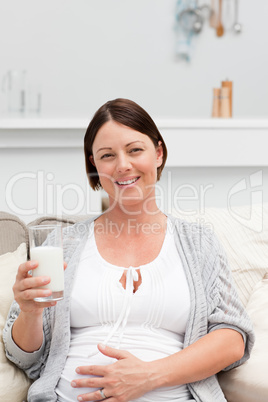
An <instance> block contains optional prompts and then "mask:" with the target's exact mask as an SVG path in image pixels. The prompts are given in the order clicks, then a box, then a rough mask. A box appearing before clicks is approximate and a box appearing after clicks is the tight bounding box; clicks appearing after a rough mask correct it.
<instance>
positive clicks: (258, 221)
mask: <svg viewBox="0 0 268 402" xmlns="http://www.w3.org/2000/svg"><path fill="white" fill-rule="evenodd" d="M172 214H173V215H174V216H178V217H181V218H184V219H186V220H189V221H190V222H192V221H198V222H199V223H201V224H206V225H208V226H209V228H212V229H214V230H215V233H216V235H217V237H218V238H219V240H220V242H221V244H222V245H223V247H224V249H225V251H226V254H227V257H228V260H229V263H230V267H231V269H232V273H233V278H234V281H235V283H236V287H237V290H238V294H239V296H240V299H241V301H242V303H243V304H244V306H246V304H247V302H248V300H249V296H250V294H251V292H252V290H253V288H254V286H255V285H256V284H257V283H258V282H259V281H260V280H261V279H262V278H263V276H264V274H265V273H266V272H267V271H268V253H267V250H268V204H267V203H266V204H263V206H262V205H253V206H252V207H251V206H241V207H236V208H232V209H230V210H228V209H227V208H223V209H221V208H205V211H204V213H198V214H195V215H191V216H189V215H187V214H185V213H182V212H178V211H175V210H173V211H172Z"/></svg>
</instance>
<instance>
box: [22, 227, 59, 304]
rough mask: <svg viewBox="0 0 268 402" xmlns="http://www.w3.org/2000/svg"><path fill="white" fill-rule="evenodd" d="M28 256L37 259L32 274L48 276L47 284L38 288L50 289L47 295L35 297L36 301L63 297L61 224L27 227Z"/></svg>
mask: <svg viewBox="0 0 268 402" xmlns="http://www.w3.org/2000/svg"><path fill="white" fill-rule="evenodd" d="M29 240H30V257H31V260H36V261H38V267H37V268H36V269H33V271H32V274H33V276H49V277H50V278H51V281H50V283H49V284H47V285H45V286H42V287H40V289H51V290H52V294H51V296H48V297H36V298H35V299H34V300H35V301H38V302H47V301H53V300H61V299H63V292H64V268H63V249H62V227H61V225H38V226H30V227H29Z"/></svg>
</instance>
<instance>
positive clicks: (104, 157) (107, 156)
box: [101, 154, 113, 159]
mask: <svg viewBox="0 0 268 402" xmlns="http://www.w3.org/2000/svg"><path fill="white" fill-rule="evenodd" d="M111 156H113V154H104V155H102V156H101V159H106V158H110V157H111Z"/></svg>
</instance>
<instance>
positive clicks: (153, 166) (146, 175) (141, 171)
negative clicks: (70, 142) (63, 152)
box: [91, 120, 163, 205]
mask: <svg viewBox="0 0 268 402" xmlns="http://www.w3.org/2000/svg"><path fill="white" fill-rule="evenodd" d="M92 151H93V152H92V153H93V156H92V157H91V162H92V163H93V164H94V165H95V166H96V169H97V171H98V174H99V177H100V182H101V185H102V187H103V189H104V190H105V191H106V192H107V193H108V195H109V197H110V198H112V199H113V200H115V201H116V202H118V203H119V204H122V205H124V204H125V205H132V204H135V203H138V202H141V201H144V200H145V199H147V198H148V197H149V195H150V197H152V195H154V186H155V183H156V180H157V168H158V167H159V166H161V164H162V161H163V150H162V146H161V144H160V145H159V146H158V147H157V148H156V147H155V146H154V144H153V142H152V140H151V139H150V137H148V136H147V135H145V134H142V133H140V132H139V131H135V130H133V129H132V128H130V127H127V126H124V125H122V124H120V123H117V122H115V121H112V120H110V121H108V122H107V123H105V124H104V125H103V126H102V127H101V128H100V129H99V131H98V133H97V135H96V137H95V140H94V142H93V147H92ZM152 192H153V193H152Z"/></svg>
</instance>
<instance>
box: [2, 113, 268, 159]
mask: <svg viewBox="0 0 268 402" xmlns="http://www.w3.org/2000/svg"><path fill="white" fill-rule="evenodd" d="M155 122H156V125H157V126H158V128H159V130H160V132H161V134H162V135H163V138H164V140H165V142H166V144H167V148H168V159H167V166H175V167H179V166H268V155H267V149H268V119H257V118H256V119H233V118H232V119H177V118H170V119H168V118H165V119H163V118H159V119H155ZM88 123H89V120H87V119H82V118H81V119H55V118H49V119H48V118H41V117H40V118H35V119H34V118H14V119H12V118H0V150H1V152H4V151H5V150H9V152H12V150H13V149H14V150H15V149H20V150H22V149H25V150H28V151H29V152H30V151H31V150H32V151H33V150H34V149H39V150H42V149H59V150H61V151H63V150H64V149H65V150H66V152H67V150H68V149H69V150H70V149H77V150H79V152H80V151H82V150H83V144H84V135H85V130H86V128H87V126H88Z"/></svg>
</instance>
